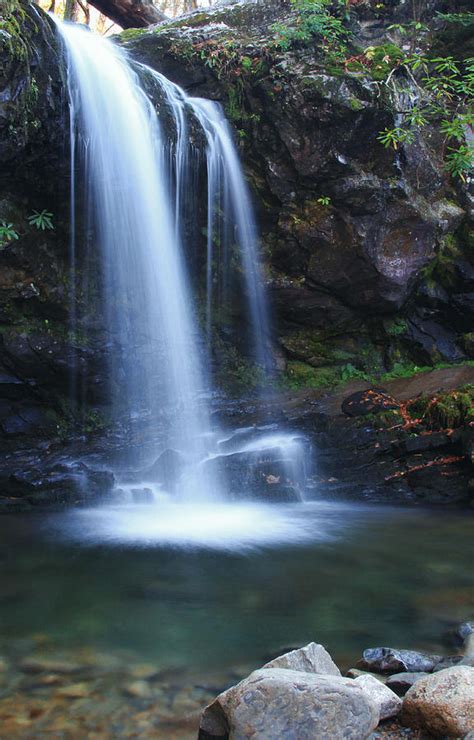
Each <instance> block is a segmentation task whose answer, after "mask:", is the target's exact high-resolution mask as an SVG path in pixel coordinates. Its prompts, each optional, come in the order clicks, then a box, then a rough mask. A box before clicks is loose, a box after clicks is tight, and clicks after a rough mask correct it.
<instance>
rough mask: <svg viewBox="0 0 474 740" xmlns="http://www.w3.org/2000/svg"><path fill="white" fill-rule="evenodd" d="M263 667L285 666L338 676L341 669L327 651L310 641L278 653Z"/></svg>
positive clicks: (296, 669)
mask: <svg viewBox="0 0 474 740" xmlns="http://www.w3.org/2000/svg"><path fill="white" fill-rule="evenodd" d="M263 668H286V669H290V670H292V671H303V672H304V673H319V674H324V675H329V676H340V675H341V671H340V670H339V668H338V667H337V665H336V664H335V663H334V661H333V659H332V658H331V656H330V655H329V653H328V651H327V650H326V649H325V648H324V647H323V646H322V645H318V644H316V643H315V642H310V643H309V644H308V645H305V647H302V648H299V649H298V650H292V651H291V652H289V653H285V654H284V655H279V656H278V658H274V659H273V660H271V661H270V662H269V663H266V664H265V665H264V666H263Z"/></svg>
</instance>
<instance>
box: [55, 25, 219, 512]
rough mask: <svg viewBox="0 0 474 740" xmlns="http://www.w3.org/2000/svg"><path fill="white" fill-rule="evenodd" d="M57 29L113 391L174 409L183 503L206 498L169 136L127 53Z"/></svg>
mask: <svg viewBox="0 0 474 740" xmlns="http://www.w3.org/2000/svg"><path fill="white" fill-rule="evenodd" d="M60 29H61V34H62V36H63V38H64V40H65V43H66V48H67V54H68V80H69V91H70V98H71V101H72V105H71V114H72V115H74V116H75V121H74V131H75V136H76V137H77V143H76V145H75V148H76V149H79V148H80V149H81V153H82V158H83V160H84V167H85V172H86V182H87V183H88V184H90V187H91V188H92V197H93V200H94V225H95V227H96V229H97V236H98V240H99V242H100V248H101V252H102V258H103V276H104V277H103V279H104V286H105V288H104V291H105V298H106V303H107V305H106V310H107V314H108V324H109V327H110V330H111V332H112V335H113V337H114V340H115V343H116V344H117V345H118V347H119V348H120V353H121V361H120V363H119V366H118V367H117V368H115V369H113V371H112V375H113V379H114V385H115V387H116V388H120V390H121V393H122V394H123V395H122V399H121V401H125V403H126V404H127V405H128V409H129V412H130V413H135V414H142V415H145V414H147V413H150V410H151V413H152V415H153V412H154V411H155V410H156V408H157V403H158V404H163V403H164V399H167V401H168V403H170V402H171V405H172V418H173V422H172V428H171V429H170V433H169V438H170V442H171V444H173V441H174V440H179V446H180V448H181V449H182V450H184V451H185V452H186V458H187V459H186V464H185V466H184V467H185V469H184V470H183V472H184V474H185V477H186V488H187V491H186V496H192V497H194V498H195V497H199V498H203V497H206V498H208V497H209V496H211V495H216V494H217V492H218V491H219V485H218V483H217V481H216V480H213V479H212V476H211V475H210V473H209V472H206V471H205V469H204V468H203V467H202V466H199V465H197V464H196V463H197V462H198V461H199V460H201V459H202V458H203V457H205V455H206V437H207V436H208V435H209V431H210V425H209V418H208V410H207V408H206V404H205V403H204V402H202V401H201V402H200V401H199V395H200V393H201V392H202V390H203V388H204V387H205V381H204V375H203V371H202V368H201V364H200V361H199V353H198V349H197V346H196V328H195V326H194V322H193V316H192V310H193V309H192V306H193V302H192V298H191V294H190V290H189V286H188V278H187V275H186V270H185V268H184V265H183V260H182V252H181V246H180V243H179V235H178V230H177V228H176V223H175V218H174V213H173V210H172V204H171V199H170V194H169V182H168V181H167V168H166V143H165V140H164V137H163V133H162V131H161V129H160V126H159V122H158V118H157V115H156V113H155V111H154V109H153V106H152V105H151V103H150V101H149V100H148V98H147V97H146V95H145V93H144V92H143V90H142V89H141V87H140V85H139V82H138V79H137V78H136V75H135V74H134V73H133V70H132V68H131V67H130V65H129V64H128V63H127V61H126V59H125V58H124V56H123V54H122V53H120V52H119V50H118V49H117V48H116V47H115V46H114V45H113V44H111V43H110V42H108V41H104V40H102V39H100V38H99V37H97V36H95V35H93V34H92V33H88V32H85V31H84V30H83V29H82V28H81V27H79V26H74V25H69V24H65V25H60ZM117 364H118V363H117ZM160 386H161V387H160Z"/></svg>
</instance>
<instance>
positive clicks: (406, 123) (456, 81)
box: [366, 13, 474, 181]
mask: <svg viewBox="0 0 474 740" xmlns="http://www.w3.org/2000/svg"><path fill="white" fill-rule="evenodd" d="M440 17H441V18H442V19H443V20H445V21H447V22H456V23H462V24H464V25H470V24H472V22H473V18H474V13H455V14H440ZM390 28H391V29H393V30H396V31H397V32H398V33H401V34H408V33H409V32H413V33H414V35H413V41H412V48H415V46H416V41H417V38H418V36H417V34H420V33H425V32H426V30H427V29H426V26H424V25H423V24H419V23H416V22H412V23H411V24H406V25H405V26H400V25H396V26H391V27H390ZM366 51H367V50H366ZM396 68H402V69H403V70H404V72H405V75H406V77H407V78H408V80H409V82H410V85H411V88H412V91H413V92H414V95H413V98H414V103H413V104H411V105H408V106H407V108H408V109H407V110H404V111H402V121H401V122H400V123H399V124H398V125H397V126H396V127H394V128H391V129H389V128H386V129H385V130H384V131H382V132H381V133H380V134H379V137H378V138H379V141H380V142H381V143H382V144H383V145H384V146H385V147H392V148H393V149H398V148H399V146H400V145H403V144H410V143H411V142H412V141H413V140H414V137H415V134H416V132H417V131H418V130H420V129H421V128H423V127H424V126H426V125H427V124H432V125H433V124H434V125H435V126H436V127H437V129H438V131H439V132H440V134H441V135H442V137H443V155H444V160H445V168H446V170H447V171H448V172H449V173H450V174H451V175H452V176H453V177H456V178H460V179H461V180H463V181H465V180H466V178H467V176H468V173H469V172H470V171H471V170H472V168H473V166H474V148H473V144H472V140H471V139H470V138H469V133H468V132H469V131H470V130H472V127H473V125H474V112H473V111H474V58H468V59H465V60H456V59H454V57H452V56H444V57H439V56H434V57H431V56H430V55H428V54H423V53H415V52H414V51H413V52H412V53H410V54H408V55H407V56H406V57H405V58H402V59H400V58H399V59H397V60H396V64H395V65H392V69H391V70H390V71H388V70H386V71H388V74H387V83H388V82H389V81H390V80H391V78H392V75H393V72H394V71H395V69H396Z"/></svg>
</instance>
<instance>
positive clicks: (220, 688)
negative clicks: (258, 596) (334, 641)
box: [0, 621, 474, 740]
mask: <svg viewBox="0 0 474 740" xmlns="http://www.w3.org/2000/svg"><path fill="white" fill-rule="evenodd" d="M448 638H449V640H450V641H451V644H456V646H457V652H456V654H454V655H449V656H442V655H440V654H431V653H423V652H417V651H415V650H402V649H395V648H389V647H378V648H370V649H367V650H365V651H364V652H363V655H362V658H361V659H360V660H359V661H358V663H357V665H356V667H354V668H350V669H349V670H344V671H343V672H341V670H340V668H339V667H338V666H337V665H336V664H335V663H334V661H333V660H332V658H331V656H330V655H329V653H328V652H327V651H326V650H325V648H324V647H323V646H322V645H318V644H316V643H314V642H313V643H310V644H308V645H306V646H305V647H302V648H296V649H294V650H292V651H290V652H286V653H283V654H280V655H277V656H276V657H273V658H272V659H271V660H269V661H267V662H266V663H265V664H264V665H263V666H262V667H261V668H258V669H256V670H253V669H254V666H248V667H247V668H246V667H245V666H234V667H229V668H228V669H227V670H226V671H217V672H215V673H213V674H209V675H202V674H201V673H196V672H194V673H193V672H190V671H187V670H186V669H185V668H184V667H182V668H179V667H174V668H173V667H172V666H169V667H166V666H163V665H158V664H155V663H154V662H153V661H152V660H150V661H149V662H143V661H140V659H139V656H137V655H135V654H134V653H133V652H131V651H114V652H107V651H100V650H97V649H94V648H92V647H87V646H83V647H80V648H77V649H70V648H69V649H67V650H65V649H62V648H60V647H58V646H57V645H56V644H54V643H53V642H51V640H50V639H49V638H48V637H47V636H46V635H34V636H32V637H31V638H22V639H21V640H13V641H9V642H8V643H7V642H4V643H2V645H1V649H0V652H1V655H0V722H1V726H2V731H3V732H4V733H5V735H6V736H8V737H18V738H31V737H37V736H38V735H41V736H43V735H48V736H50V735H54V734H55V733H63V734H62V735H61V736H64V737H66V738H69V737H71V738H75V737H78V736H81V737H85V736H87V737H89V736H94V737H95V736H96V735H95V734H94V733H99V734H98V735H97V736H100V738H104V740H105V739H108V738H116V737H121V738H122V737H123V738H128V737H138V738H151V737H153V738H167V740H172V739H176V740H188V739H189V740H191V738H196V737H197V736H198V737H199V738H200V740H224V739H225V738H249V737H258V738H262V740H263V738H277V737H278V738H280V737H295V738H298V740H300V738H301V739H302V740H303V739H304V738H311V739H314V738H321V739H322V738H334V739H335V740H337V739H338V738H353V740H362V739H363V738H370V740H382V739H383V738H384V739H388V738H390V739H392V738H393V739H395V738H403V737H407V738H411V739H412V740H429V739H431V738H437V737H443V738H451V737H453V738H454V737H455V738H471V737H472V733H473V732H474V621H470V622H465V623H463V624H461V625H459V626H458V627H456V628H454V629H452V630H451V631H450V633H449V636H448ZM269 657H270V656H269ZM247 674H248V675H247ZM236 681H237V682H238V683H236ZM216 694H217V698H215V699H213V697H214V696H216ZM206 705H207V706H206Z"/></svg>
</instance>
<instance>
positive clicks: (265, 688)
mask: <svg viewBox="0 0 474 740" xmlns="http://www.w3.org/2000/svg"><path fill="white" fill-rule="evenodd" d="M378 721H379V709H378V706H377V705H376V704H375V702H374V701H373V700H372V699H371V698H369V697H368V696H367V695H366V694H365V693H364V691H363V690H362V688H361V687H360V686H358V685H357V683H356V682H355V681H353V680H352V679H350V678H342V676H323V675H318V674H315V673H303V672H301V671H292V670H290V669H287V668H283V669H282V668H265V669H260V670H258V671H255V672H254V673H252V674H251V675H250V676H249V677H248V678H246V679H244V681H241V683H239V684H237V686H234V687H232V688H231V689H229V690H228V691H225V692H224V693H223V694H220V695H219V696H218V697H217V699H216V700H215V701H214V702H213V703H212V704H210V705H209V706H208V707H206V709H205V710H204V712H203V714H202V717H201V724H200V732H199V738H200V740H204V739H205V738H206V739H209V738H220V739H221V740H223V739H224V738H229V739H230V740H248V738H258V740H275V738H298V740H314V738H331V740H343V739H344V740H362V738H366V737H368V736H369V735H370V733H371V732H372V730H374V729H375V727H377V725H378Z"/></svg>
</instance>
